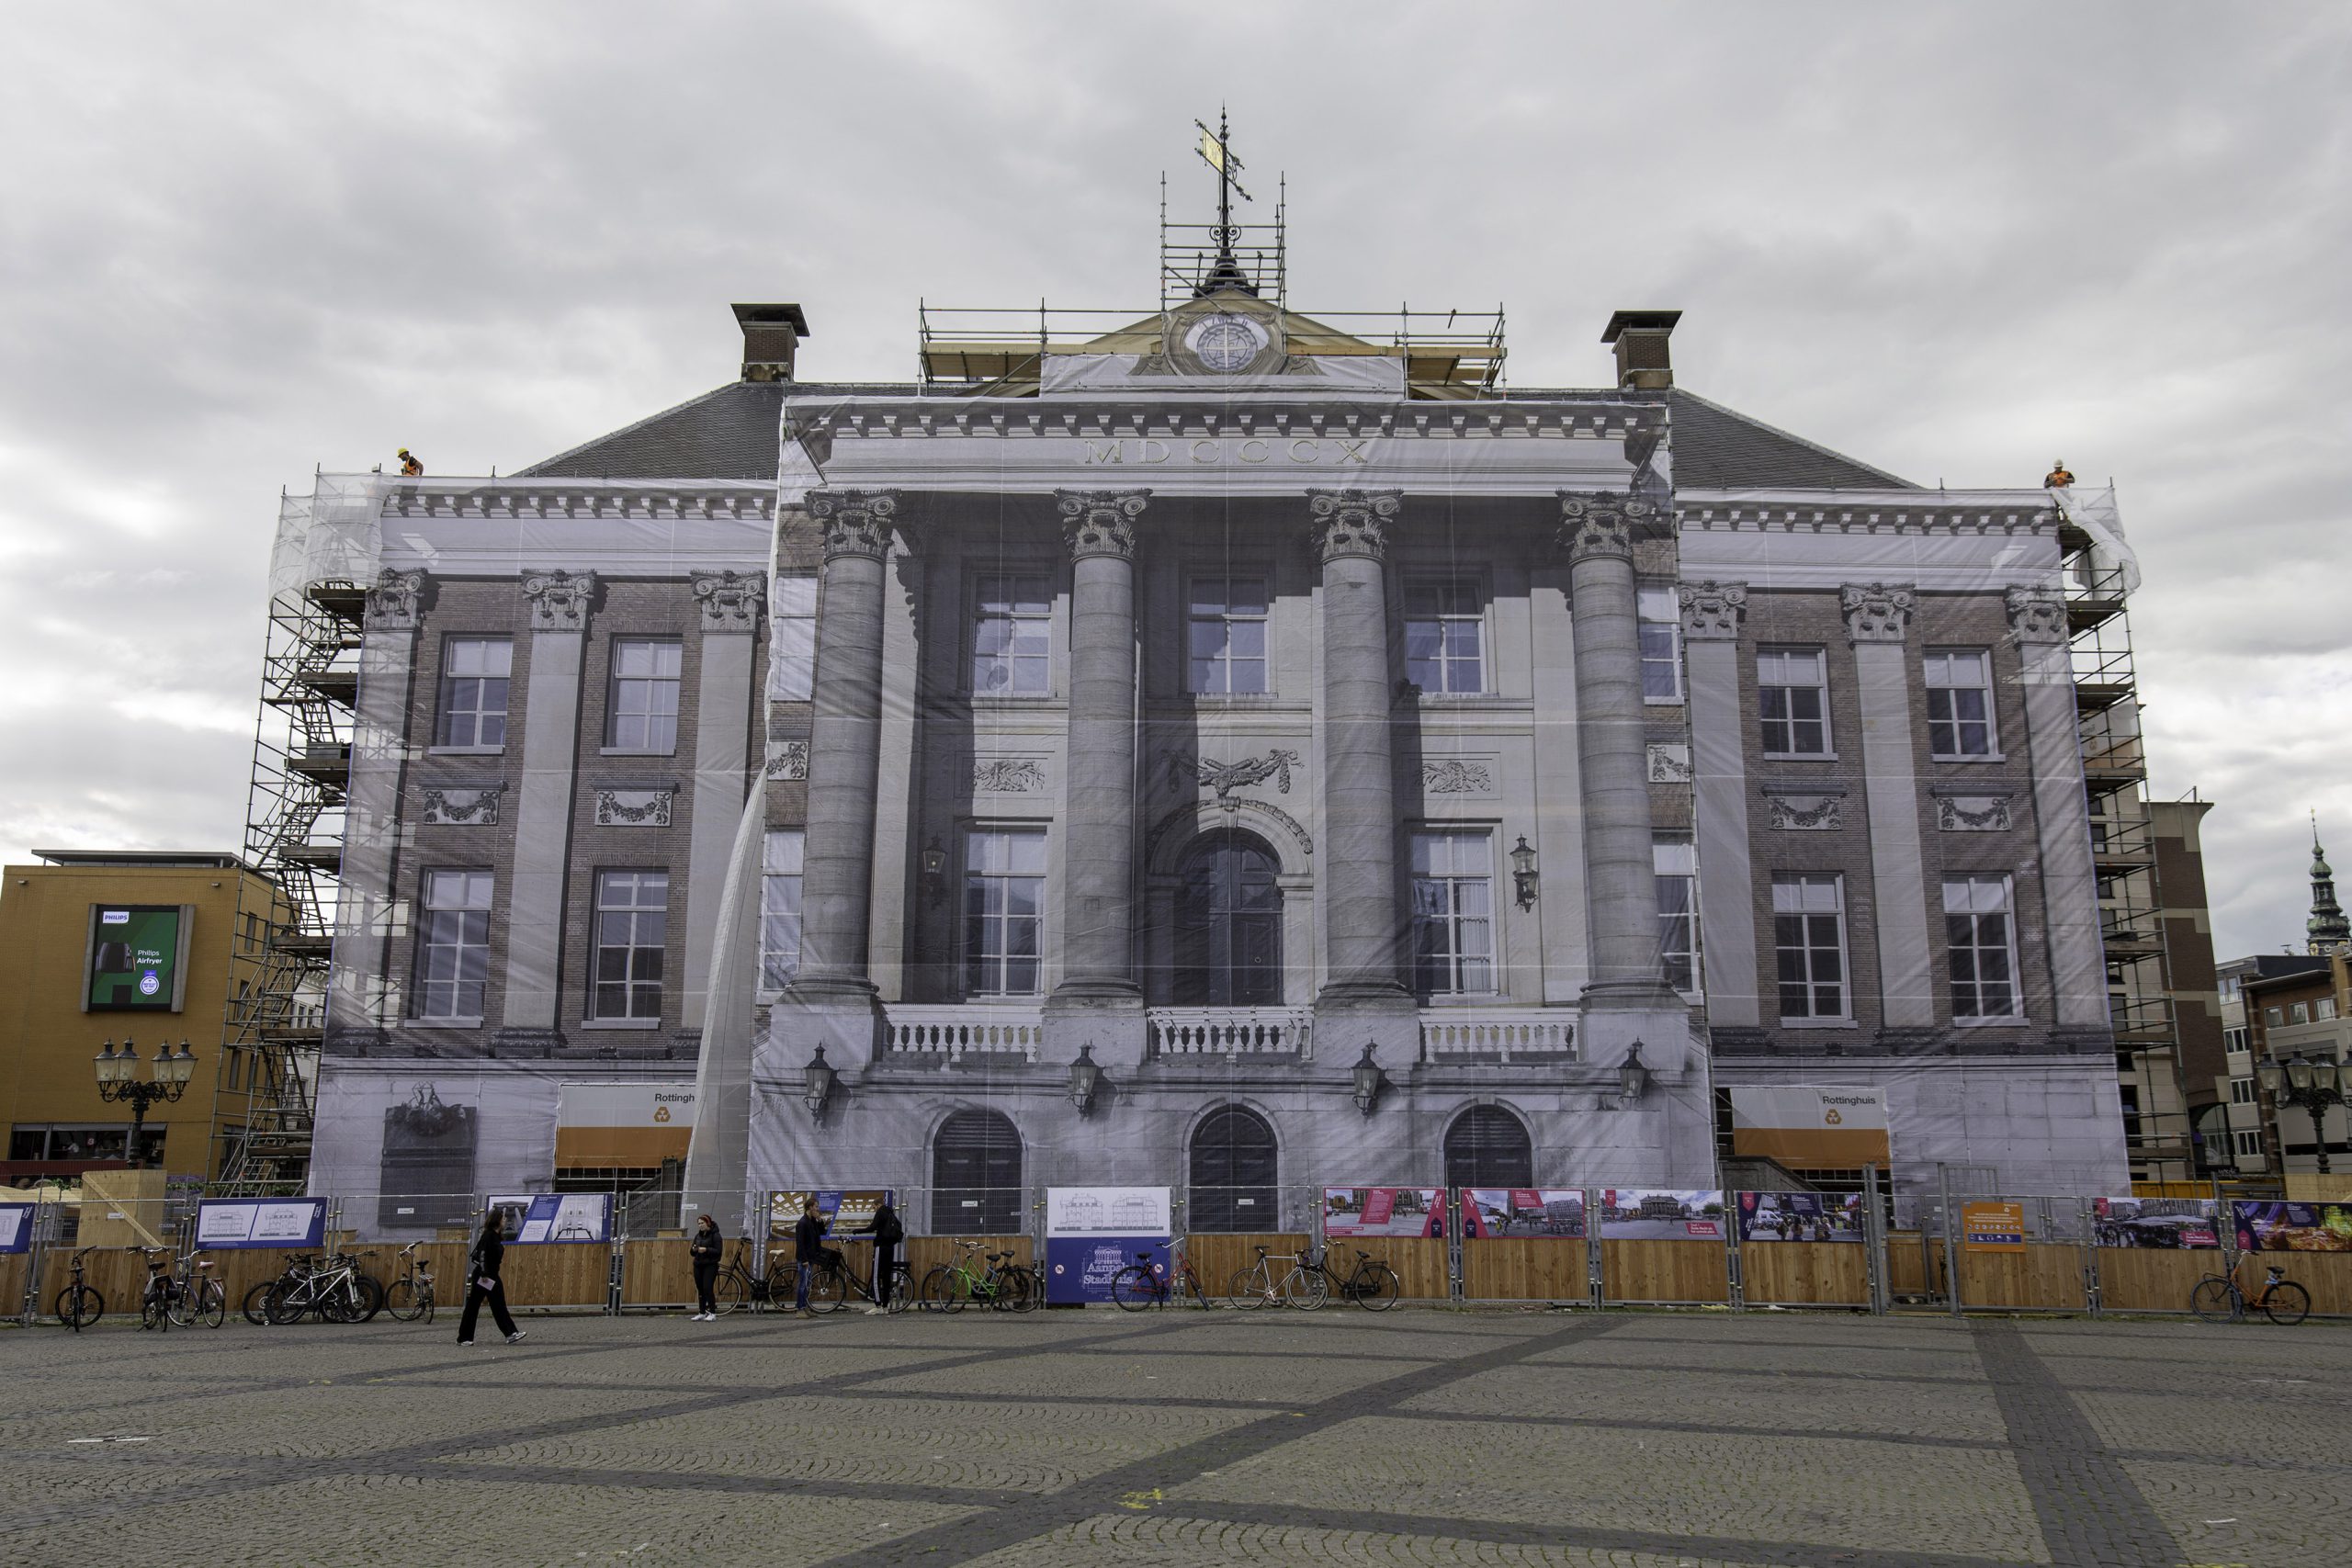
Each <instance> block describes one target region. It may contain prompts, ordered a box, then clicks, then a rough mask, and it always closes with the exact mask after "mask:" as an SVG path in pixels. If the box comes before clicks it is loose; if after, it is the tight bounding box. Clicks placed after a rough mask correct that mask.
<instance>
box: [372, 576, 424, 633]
mask: <svg viewBox="0 0 2352 1568" xmlns="http://www.w3.org/2000/svg"><path fill="white" fill-rule="evenodd" d="M423 605H424V573H423V572H421V571H394V570H392V569H391V568H390V567H386V568H385V569H384V570H381V571H379V572H378V573H377V574H376V581H375V582H374V583H373V585H371V586H370V587H369V588H368V608H367V617H366V622H365V624H366V626H367V628H368V630H369V631H371V632H413V631H414V630H416V626H417V616H418V613H419V611H420V610H421V609H422V608H423Z"/></svg>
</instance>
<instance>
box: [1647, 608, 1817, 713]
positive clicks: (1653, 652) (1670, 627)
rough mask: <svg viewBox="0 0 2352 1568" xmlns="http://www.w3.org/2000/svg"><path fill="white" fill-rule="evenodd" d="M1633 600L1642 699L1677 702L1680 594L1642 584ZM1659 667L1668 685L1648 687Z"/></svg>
mask: <svg viewBox="0 0 2352 1568" xmlns="http://www.w3.org/2000/svg"><path fill="white" fill-rule="evenodd" d="M1634 604H1635V606H1636V608H1635V618H1634V642H1635V645H1636V648H1637V649H1638V650H1639V652H1640V655H1641V665H1642V667H1641V676H1642V701H1643V702H1645V703H1646V704H1649V705H1651V706H1653V707H1665V706H1671V705H1676V704H1679V703H1680V702H1681V701H1682V697H1683V687H1682V601H1681V596H1680V595H1679V593H1678V592H1676V591H1675V590H1674V589H1673V588H1671V587H1668V588H1645V589H1643V590H1641V592H1640V593H1639V595H1638V596H1637V597H1636V599H1635V601H1634ZM1661 648H1662V649H1663V652H1661V651H1660V649H1661ZM1661 670H1662V671H1664V672H1665V675H1666V684H1667V685H1668V688H1670V689H1669V690H1668V691H1665V692H1654V691H1652V690H1651V689H1650V677H1651V675H1652V674H1653V673H1655V672H1657V671H1661ZM1824 733H1825V734H1826V733H1827V732H1826V731H1824Z"/></svg>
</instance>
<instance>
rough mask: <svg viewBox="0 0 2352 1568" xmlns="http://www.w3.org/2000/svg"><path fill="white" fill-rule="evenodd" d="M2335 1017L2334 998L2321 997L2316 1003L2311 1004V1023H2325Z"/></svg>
mask: <svg viewBox="0 0 2352 1568" xmlns="http://www.w3.org/2000/svg"><path fill="white" fill-rule="evenodd" d="M2334 1017H2335V998H2334V997H2322V998H2319V999H2318V1000H2317V1001H2315V1002H2313V1003H2312V1022H2314V1023H2325V1022H2326V1021H2328V1020H2329V1019H2332V1018H2334Z"/></svg>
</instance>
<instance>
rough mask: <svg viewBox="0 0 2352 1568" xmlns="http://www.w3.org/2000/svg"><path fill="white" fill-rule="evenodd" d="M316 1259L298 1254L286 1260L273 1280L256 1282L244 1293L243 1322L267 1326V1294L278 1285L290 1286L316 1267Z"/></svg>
mask: <svg viewBox="0 0 2352 1568" xmlns="http://www.w3.org/2000/svg"><path fill="white" fill-rule="evenodd" d="M317 1265H318V1259H317V1258H313V1257H312V1256H311V1254H309V1253H307V1252H304V1253H298V1254H296V1255H295V1256H294V1257H292V1258H288V1259H287V1260H286V1267H285V1268H283V1269H279V1270H278V1271H277V1279H275V1280H255V1281H254V1284H253V1285H252V1286H251V1287H250V1288H249V1289H248V1290H247V1291H246V1292H245V1300H244V1314H245V1321H246V1322H247V1323H250V1324H252V1325H254V1327H256V1328H263V1327H266V1326H268V1324H269V1293H270V1292H272V1291H274V1290H276V1289H277V1287H278V1286H280V1285H291V1284H293V1283H294V1282H295V1281H296V1280H300V1279H301V1278H302V1277H303V1276H304V1275H306V1274H308V1273H309V1272H310V1271H311V1269H313V1268H315V1267H317Z"/></svg>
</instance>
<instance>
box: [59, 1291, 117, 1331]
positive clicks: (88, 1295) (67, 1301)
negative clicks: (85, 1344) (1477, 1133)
mask: <svg viewBox="0 0 2352 1568" xmlns="http://www.w3.org/2000/svg"><path fill="white" fill-rule="evenodd" d="M53 1310H54V1311H55V1312H56V1314H57V1321H58V1322H60V1323H62V1324H63V1325H65V1326H66V1327H68V1328H73V1329H79V1328H81V1327H83V1326H85V1325H88V1324H93V1323H96V1322H97V1321H98V1319H100V1318H102V1317H104V1316H106V1314H107V1299H106V1297H104V1296H102V1295H100V1294H98V1292H96V1291H94V1290H92V1289H91V1288H90V1287H89V1286H87V1285H68V1286H66V1287H65V1288H64V1289H63V1290H62V1291H60V1292H57V1303H56V1306H55V1308H54V1309H53Z"/></svg>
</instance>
